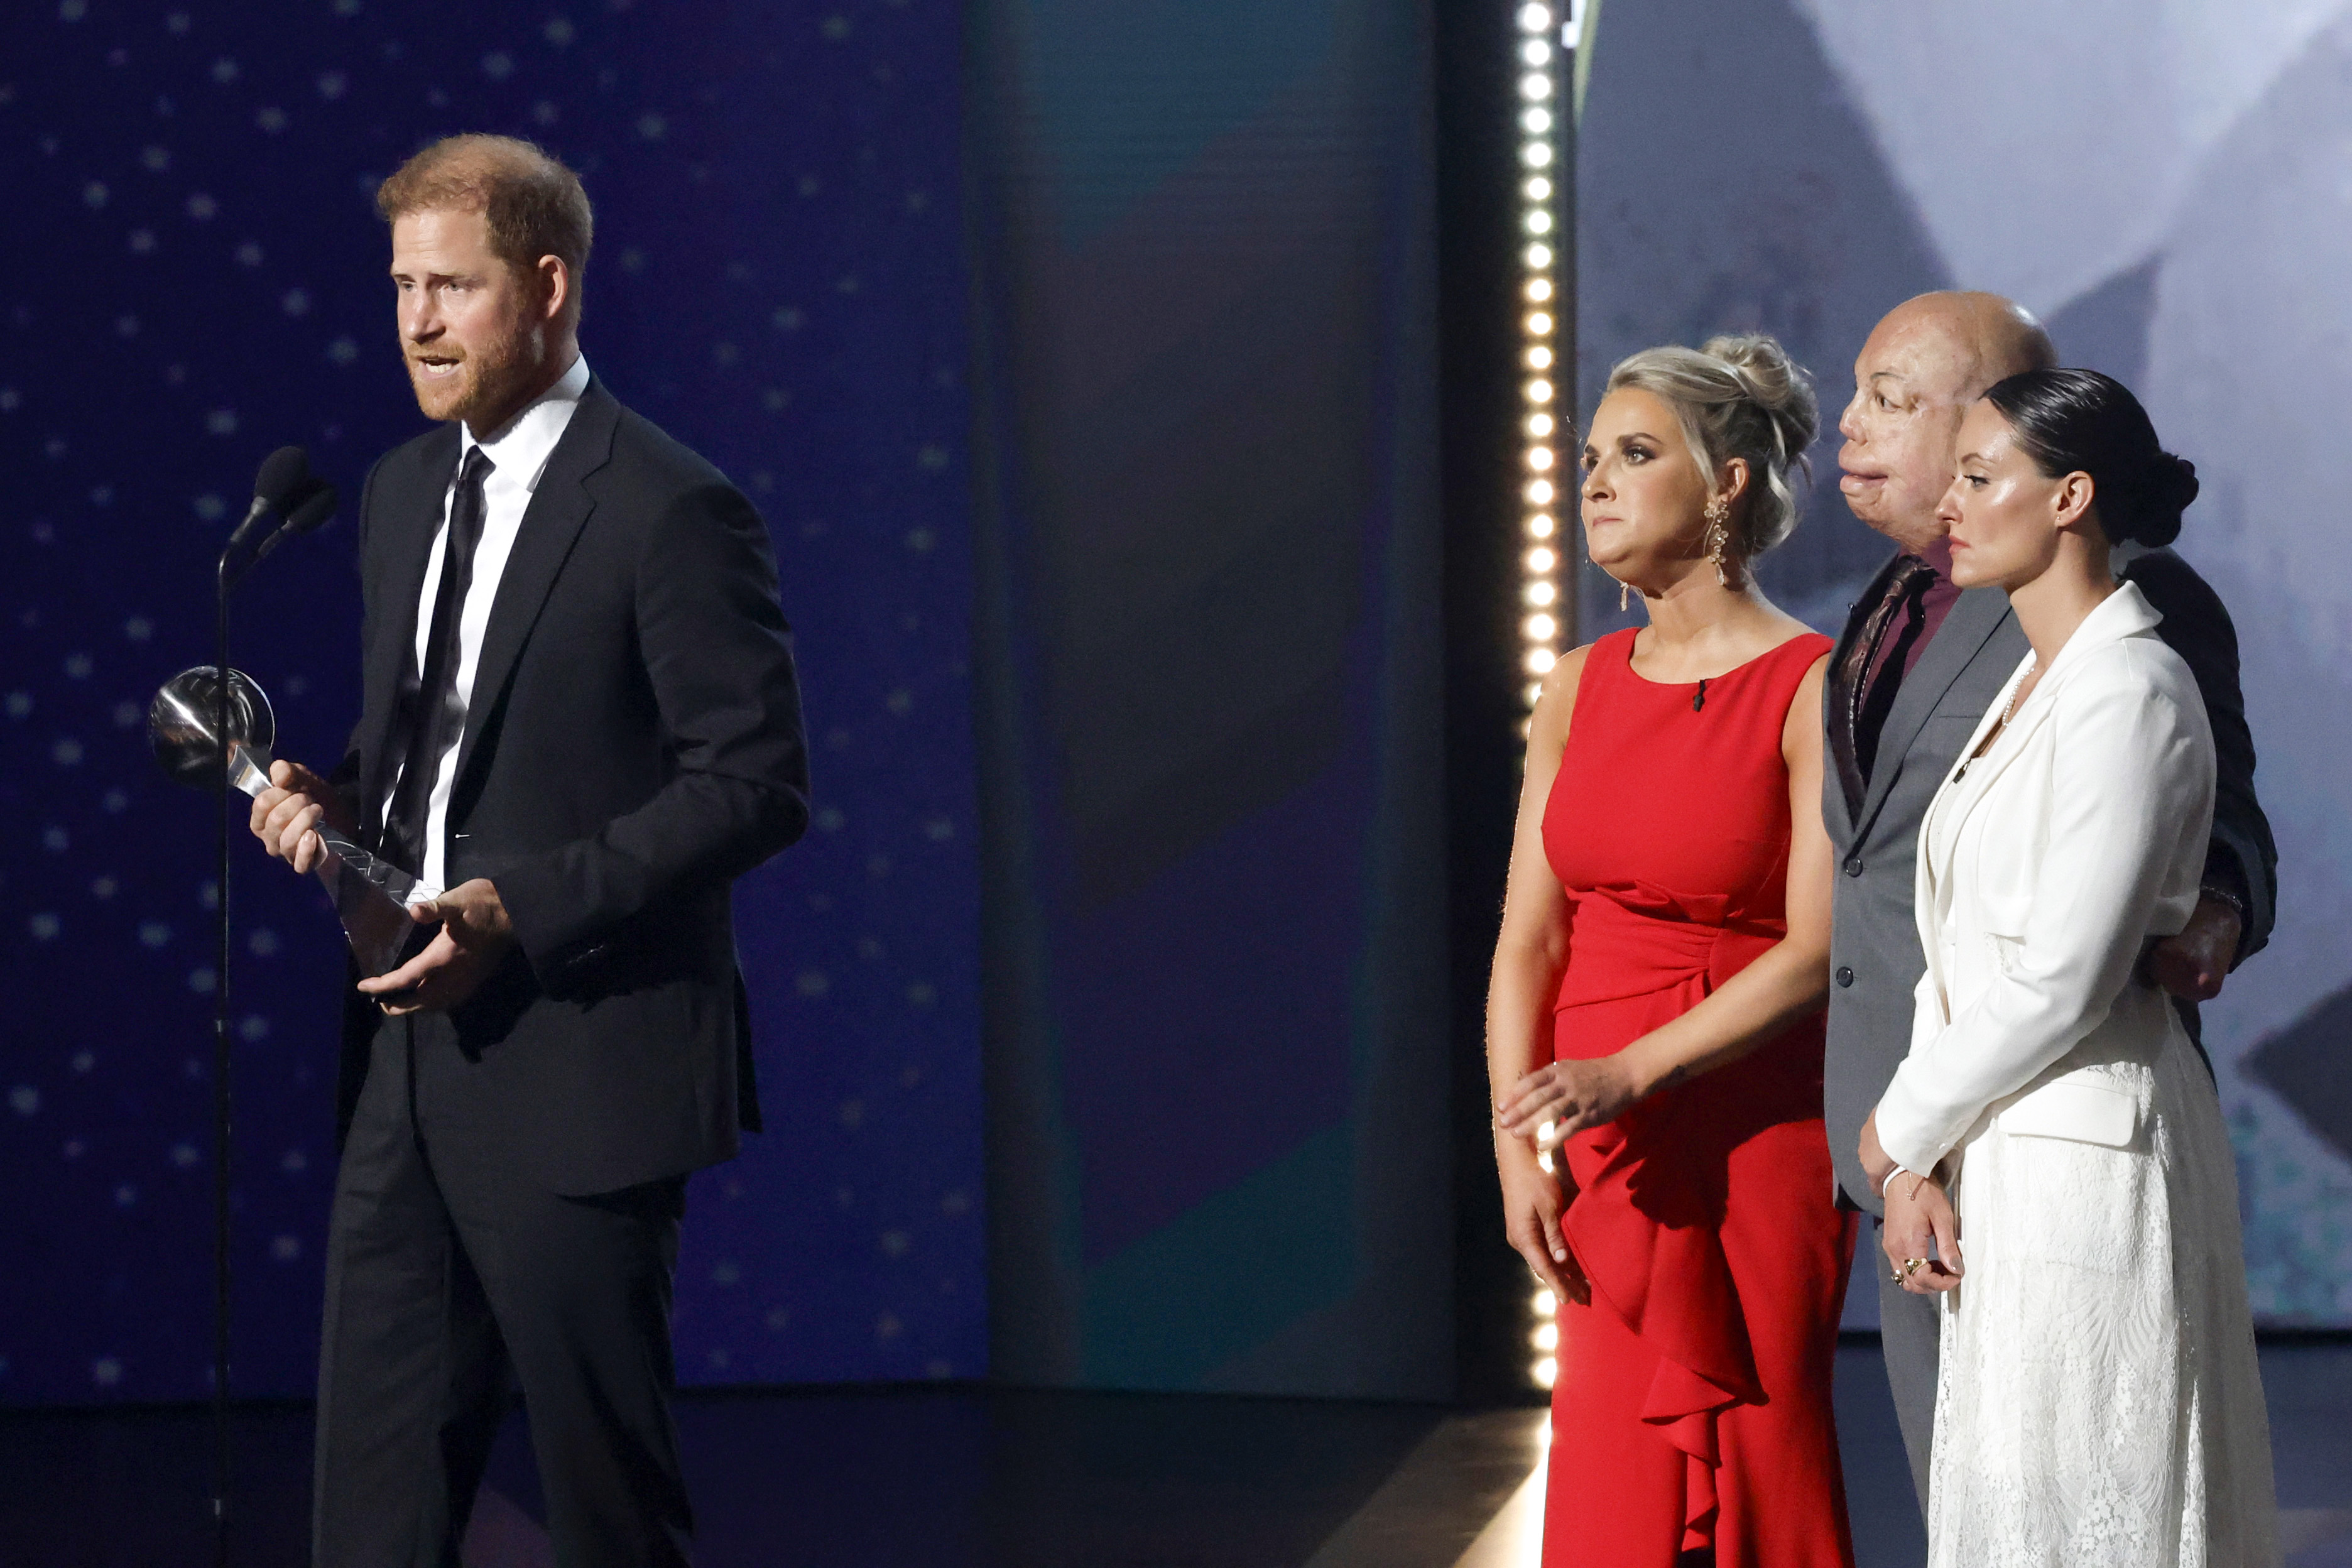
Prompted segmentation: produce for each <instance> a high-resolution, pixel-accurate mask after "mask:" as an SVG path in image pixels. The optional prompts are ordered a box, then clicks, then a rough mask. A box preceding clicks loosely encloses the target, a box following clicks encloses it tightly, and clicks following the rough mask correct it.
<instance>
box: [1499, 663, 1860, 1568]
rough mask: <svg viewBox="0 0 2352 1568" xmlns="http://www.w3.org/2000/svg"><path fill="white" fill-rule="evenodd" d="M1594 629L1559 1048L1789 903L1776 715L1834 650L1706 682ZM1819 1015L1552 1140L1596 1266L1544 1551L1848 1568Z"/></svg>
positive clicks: (1647, 1015) (1570, 1367)
mask: <svg viewBox="0 0 2352 1568" xmlns="http://www.w3.org/2000/svg"><path fill="white" fill-rule="evenodd" d="M1633 637H1634V634H1633V632H1631V631H1623V632H1617V633H1614V634H1612V635H1611V636H1609V637H1603V638H1601V640H1600V641H1599V642H1597V643H1595V644H1594V645H1593V646H1592V649H1591V652H1590V653H1589V654H1588V655H1587V656H1586V658H1585V666H1584V670H1583V674H1582V677H1581V679H1580V681H1579V683H1578V686H1577V695H1576V709H1575V713H1574V716H1573V718H1572V720H1571V721H1570V729H1569V738H1568V748H1567V750H1566V751H1565V752H1563V753H1562V755H1561V758H1560V767H1559V778H1558V780H1557V781H1556V782H1555V783H1554V784H1553V785H1552V791H1551V798H1550V799H1549V801H1548V802H1547V803H1546V805H1545V808H1544V823H1543V835H1544V851H1545V855H1546V858H1548V859H1549V861H1550V863H1551V868H1552V870H1553V871H1554V873H1555V874H1557V875H1558V877H1559V881H1560V885H1561V886H1562V887H1563V888H1564V889H1567V892H1568V898H1569V902H1570V928H1569V940H1568V967H1567V971H1566V973H1564V974H1563V975H1562V976H1561V979H1560V986H1559V1000H1558V1002H1557V1004H1556V1011H1555V1014H1554V1026H1553V1035H1552V1051H1553V1055H1554V1056H1555V1057H1556V1058H1591V1057H1602V1056H1607V1055H1609V1054H1611V1053H1612V1052H1614V1051H1616V1050H1618V1049H1620V1048H1622V1047H1624V1046H1626V1045H1628V1044H1630V1043H1631V1042H1632V1041H1633V1039H1635V1038H1636V1037H1639V1036H1641V1035H1643V1034H1644V1033H1646V1032H1647V1031H1649V1030H1651V1029H1653V1028H1655V1027H1656V1026H1659V1025H1661V1024H1663V1023H1665V1022H1667V1021H1668V1020H1669V1019H1672V1018H1675V1017H1676V1016H1680V1015H1681V1014H1683V1013H1685V1012H1686V1011H1688V1010H1689V1009H1690V1008H1691V1007H1692V1006H1694V1005H1696V1004H1697V1003H1698V1002H1699V1000H1700V999H1701V998H1703V997H1705V996H1706V995H1707V994H1708V993H1709V992H1711V991H1712V990H1714V988H1715V987H1716V986H1717V985H1720V984H1723V982H1724V981H1725V980H1726V979H1727V978H1729V977H1730V976H1731V975H1733V974H1736V973H1738V972H1739V971H1740V970H1742V969H1744V968H1746V967H1747V966H1748V964H1749V963H1754V962H1755V960H1756V959H1757V957H1758V956H1759V955H1760V954H1761V953H1763V952H1765V950H1767V949H1768V948H1769V947H1770V946H1771V945H1772V944H1773V943H1774V942H1778V941H1779V940H1780V938H1781V937H1782V936H1783V935H1784V934H1786V932H1787V930H1788V924H1787V893H1788V872H1789V829H1790V818H1789V773H1788V767H1787V765H1786V763H1783V761H1782V760H1781V755H1780V743H1781V731H1782V726H1783V724H1784V722H1785V721H1786V720H1787V718H1788V715H1789V705H1790V701H1791V700H1792V699H1793V698H1794V697H1795V695H1796V691H1797V688H1798V685H1799V684H1800V682H1801V681H1802V680H1803V679H1804V676H1805V672H1806V670H1807V668H1810V667H1811V664H1812V663H1813V661H1814V660H1815V659H1817V658H1820V657H1821V656H1822V654H1824V653H1826V652H1828V651H1829V649H1830V647H1831V644H1830V640H1829V639H1828V638H1827V637H1818V636H1815V635H1813V634H1811V633H1807V634H1804V635H1802V636H1800V637H1794V638H1792V639H1790V641H1788V642H1786V643H1783V644H1782V645H1781V646H1780V647H1777V648H1775V649H1773V650H1772V651H1771V652H1769V653H1767V654H1765V655H1763V656H1762V657H1760V658H1756V659H1753V660H1751V661H1749V662H1748V663H1747V664H1744V665H1742V666H1740V667H1739V668H1737V669H1735V670H1732V671H1730V672H1729V673H1727V674H1726V675H1723V676H1720V677H1717V678H1716V679H1711V680H1708V681H1706V682H1705V683H1703V685H1701V684H1697V683H1694V684H1692V685H1674V686H1669V685H1661V684H1658V683H1656V682H1654V681H1649V680H1644V679H1642V678H1641V677H1640V676H1638V675H1636V674H1634V673H1633V668H1632V667H1631V665H1630V664H1629V663H1628V660H1629V658H1631V656H1632V652H1633ZM1565 1153H1566V1157H1567V1163H1568V1168H1569V1170H1570V1172H1571V1173H1573V1175H1574V1177H1575V1181H1576V1185H1577V1188H1578V1192H1577V1196H1576V1199H1575V1201H1574V1203H1573V1204H1572V1205H1570V1208H1569V1211H1568V1215H1567V1218H1566V1221H1565V1226H1566V1229H1567V1233H1568V1238H1569V1245H1570V1248H1571V1249H1572V1250H1573V1252H1574V1253H1575V1256H1576V1258H1577V1259H1578V1261H1579V1262H1580V1264H1581V1265H1582V1266H1583V1268H1584V1271H1585V1274H1586V1276H1587V1277H1588V1278H1589V1279H1591V1282H1592V1302H1591V1305H1590V1306H1589V1307H1578V1306H1575V1305H1572V1304H1568V1303H1563V1304H1562V1306H1561V1308H1560V1311H1559V1377H1558V1381H1557V1382H1556V1383H1555V1384H1554V1386H1553V1393H1552V1446H1551V1461H1550V1466H1551V1468H1550V1475H1549V1484H1548V1487H1547V1491H1546V1496H1545V1504H1544V1555H1543V1561H1544V1563H1545V1564H1546V1568H1675V1563H1676V1561H1677V1559H1678V1557H1679V1556H1680V1554H1681V1553H1682V1552H1686V1551H1690V1550H1694V1549H1700V1548H1707V1547H1712V1548H1713V1550H1714V1552H1715V1563H1716V1564H1717V1568H1815V1565H1822V1568H1832V1565H1833V1568H1852V1564H1853V1544H1852V1542H1851V1538H1850V1535H1849V1532H1848V1530H1847V1525H1846V1512H1845V1493H1844V1486H1843V1479H1842V1478H1841V1475H1840V1472H1839V1468H1838V1452H1837V1430H1836V1426H1835V1423H1834V1420H1833V1418H1832V1414H1831V1407H1830V1375H1831V1369H1832V1364H1833V1362H1834V1360H1835V1354H1836V1349H1837V1325H1838V1312H1839V1308H1840V1304H1841V1302H1842V1301H1843V1298H1844V1293H1845V1280H1846V1270H1847V1268H1848V1267H1849V1266H1850V1265H1851V1263H1852V1261H1853V1245H1854V1216H1853V1215H1852V1214H1849V1213H1845V1212H1843V1211H1841V1210H1840V1209H1838V1208H1837V1207H1836V1206H1835V1205H1834V1204H1833V1203H1832V1199H1831V1193H1832V1190H1833V1189H1832V1178H1831V1173H1830V1153H1829V1144H1828V1142H1827V1138H1826V1135H1825V1134H1824V1132H1823V1131H1822V1015H1821V1014H1819V1013H1816V1014H1813V1015H1812V1016H1810V1017H1807V1018H1806V1019H1804V1020H1803V1021H1802V1022H1801V1023H1799V1024H1797V1025H1795V1026H1792V1027H1790V1029H1789V1030H1787V1031H1786V1032H1785V1033H1783V1034H1782V1035H1781V1036H1780V1037H1778V1038H1777V1039H1775V1040H1773V1041H1772V1042H1771V1043H1769V1044H1768V1045H1766V1046H1765V1047H1762V1048H1761V1049H1759V1050H1758V1051H1756V1052H1755V1053H1754V1054H1752V1055H1750V1056H1748V1057H1746V1058H1742V1059H1741V1060H1739V1061H1738V1062H1735V1063H1733V1064H1731V1065H1730V1066H1728V1067H1725V1068H1718V1069H1717V1070H1716V1071H1714V1072H1711V1073H1707V1074H1706V1075H1704V1076H1702V1077H1699V1078H1696V1079H1691V1080H1690V1081H1689V1082H1687V1083H1685V1084H1682V1085H1679V1086H1677V1087H1675V1088H1672V1089H1664V1090H1661V1091H1660V1092H1658V1093H1656V1094H1654V1095H1653V1096H1651V1097H1650V1098H1649V1099H1648V1100H1643V1102H1641V1103H1640V1104H1639V1105H1636V1106H1635V1107H1633V1109H1632V1110H1628V1111H1627V1112H1626V1113H1625V1114H1624V1115H1623V1116H1622V1117H1620V1118H1618V1119H1617V1120H1616V1121H1613V1122H1612V1123H1610V1124H1609V1125H1608V1126H1606V1127H1599V1128H1594V1129H1591V1130H1590V1131H1585V1132H1582V1133H1580V1134H1578V1135H1577V1136H1576V1137H1574V1138H1572V1139H1570V1141H1569V1142H1568V1143H1567V1145H1566V1146H1565Z"/></svg>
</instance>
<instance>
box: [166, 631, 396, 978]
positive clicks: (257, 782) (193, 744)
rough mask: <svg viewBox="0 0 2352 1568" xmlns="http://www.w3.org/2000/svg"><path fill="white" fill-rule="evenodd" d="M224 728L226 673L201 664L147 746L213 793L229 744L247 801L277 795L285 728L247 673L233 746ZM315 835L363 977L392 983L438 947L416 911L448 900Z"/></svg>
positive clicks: (324, 880) (234, 700) (182, 677)
mask: <svg viewBox="0 0 2352 1568" xmlns="http://www.w3.org/2000/svg"><path fill="white" fill-rule="evenodd" d="M220 719H221V709H220V673H219V670H218V668H217V667H215V666H214V665H209V664H200V665H198V666H196V667H195V668H193V669H184V670H182V671H181V672H180V673H179V674H177V675H175V676H173V677H172V679H169V680H167V681H165V682H164V683H163V689H161V690H159V691H157V692H156V693H155V700H154V701H153V702H152V703H151V704H149V706H148V709H147V740H148V743H149V744H150V745H152V747H153V748H154V750H155V760H156V761H157V762H159V763H163V771H164V772H165V773H169V774H171V775H172V777H173V779H175V780H177V781H178V782H180V783H181V784H193V785H194V786H196V787H197V788H200V789H210V788H213V787H215V785H216V784H218V782H219V779H220V768H221V747H222V745H223V743H224V742H226V745H227V746H228V749H229V759H228V767H229V774H228V781H229V783H230V784H234V785H235V786H236V788H238V789H240V790H242V791H244V792H245V793H246V794H247V795H260V794H261V792H262V791H263V790H266V789H268V787H269V764H270V762H271V760H272V759H271V757H270V754H269V746H270V742H273V741H275V740H277V738H278V719H277V716H276V715H275V714H274V713H272V712H271V711H270V707H269V699H268V697H266V696H264V695H262V690H261V688H260V687H258V686H257V685H255V684H254V681H253V679H252V678H251V677H250V676H248V675H247V674H246V673H245V671H243V670H241V669H232V670H230V671H229V683H228V732H227V734H226V737H224V736H223V735H222V734H221V732H220V731H221V722H220ZM313 831H315V832H316V833H317V834H318V836H319V841H320V844H321V845H323V846H324V847H325V848H326V854H325V855H324V856H323V857H321V858H320V861H319V865H318V868H317V874H318V878H319V881H320V885H321V886H323V887H324V888H325V889H327V897H328V898H329V899H330V900H333V902H334V906H335V914H336V916H337V918H339V919H340V920H341V921H342V922H343V934H344V935H345V936H346V937H348V938H349V939H350V940H351V944H352V957H353V958H355V959H357V960H358V961H359V966H360V972H361V973H362V974H366V975H371V976H373V975H377V974H388V973H391V972H392V971H394V970H395V969H397V968H399V967H400V966H401V965H402V964H403V963H407V962H408V960H409V959H411V958H413V957H415V955H416V953H417V952H419V951H420V950H421V949H422V948H423V947H424V946H425V942H427V941H429V940H431V937H432V934H433V928H432V927H431V926H428V925H419V924H418V923H417V922H416V921H415V920H414V919H413V918H411V916H410V915H409V912H408V911H409V910H410V909H411V908H413V907H414V906H415V905H417V904H422V903H428V902H430V901H431V900H434V899H436V898H437V897H439V896H440V893H441V889H438V888H428V887H426V886H425V885H424V884H422V883H420V882H419V881H417V879H415V878H414V877H412V876H410V875H409V874H408V873H407V872H405V871H404V870H402V869H401V868H399V867H397V866H394V865H393V864H392V863H390V862H389V861H387V860H384V859H382V858H379V857H377V856H375V855H372V854H370V853H369V852H368V851H367V850H366V849H364V848H362V847H360V846H359V845H358V844H355V843H353V842H352V840H351V839H350V838H349V837H345V836H344V835H343V834H341V833H339V832H337V831H336V830H335V829H334V828H332V827H330V826H327V825H326V824H325V823H323V822H321V823H320V824H319V826H317V827H316V828H315V829H313Z"/></svg>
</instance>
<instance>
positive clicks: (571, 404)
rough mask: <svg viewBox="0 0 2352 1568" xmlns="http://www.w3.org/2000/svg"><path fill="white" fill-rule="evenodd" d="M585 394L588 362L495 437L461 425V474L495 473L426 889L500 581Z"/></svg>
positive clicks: (421, 607) (453, 490) (391, 789)
mask: <svg viewBox="0 0 2352 1568" xmlns="http://www.w3.org/2000/svg"><path fill="white" fill-rule="evenodd" d="M587 390H588V361H587V359H586V357H585V356H583V357H581V358H579V359H575V360H573V361H572V368H571V369H570V370H567V371H565V372H564V373H563V375H562V379H560V380H559V381H557V382H556V384H554V385H553V386H551V387H549V388H548V389H547V390H546V391H545V392H544V393H541V395H539V396H538V397H537V398H536V399H534V400H533V401H532V402H531V403H530V404H529V405H526V406H525V407H524V408H523V411H522V412H521V413H520V414H518V415H516V416H514V417H513V418H512V419H509V420H508V421H507V422H506V424H505V425H504V426H501V427H500V428H499V429H498V430H496V431H494V432H492V433H491V436H490V438H489V439H488V440H487V441H482V442H479V443H477V442H476V441H475V439H474V432H473V431H472V430H471V429H470V428H469V427H467V426H466V425H465V424H463V423H462V422H461V423H460V424H459V425H458V426H457V442H458V445H457V467H458V468H459V469H460V470H462V469H463V468H464V467H465V462H466V457H467V454H468V453H470V452H471V451H473V449H474V447H476V446H477V445H478V446H480V447H481V448H482V451H483V453H484V455H485V456H487V457H488V458H489V460H490V461H491V463H492V464H493V465H495V466H494V467H493V468H491V469H490V471H489V474H488V476H487V477H486V478H485V479H483V480H482V537H481V540H480V542H478V543H477V544H476V545H475V547H474V574H473V577H472V580H471V581H470V582H468V583H467V586H466V602H465V604H464V605H460V606H459V608H458V613H457V676H456V679H454V680H452V681H451V683H450V689H449V705H448V707H447V709H446V710H445V712H444V715H443V718H442V721H441V725H442V728H441V736H442V741H441V766H440V769H439V771H437V772H436V773H435V774H434V776H433V798H432V799H431V800H430V801H429V802H427V803H426V805H425V864H424V865H422V866H420V867H418V868H417V876H418V879H419V880H420V881H422V882H423V883H424V884H425V886H426V887H430V888H446V886H447V882H446V880H445V879H446V876H447V874H448V873H447V869H446V868H447V864H448V838H449V787H450V785H451V784H452V783H453V782H454V781H453V779H452V777H451V775H452V774H453V773H455V772H456V770H457V747H458V745H459V744H460V743H461V742H463V741H464V740H465V738H466V710H467V703H468V702H470V701H471V700H472V699H473V693H474V671H475V670H476V668H478V667H479V665H480V663H481V657H482V635H483V633H484V632H486V631H487V630H488V628H489V624H490V606H491V605H492V604H494V603H495V602H496V601H497V599H498V594H499V578H500V577H502V576H504V575H505V574H506V569H507V557H508V556H509V554H511V553H513V551H514V542H515V536H516V535H517V534H519V533H520V532H521V531H522V514H523V512H524V510H526V509H527V508H529V507H530V498H531V495H532V493H533V492H534V491H536V490H537V489H539V480H540V476H541V474H544V473H545V472H546V471H547V459H548V458H549V457H551V455H552V454H553V453H554V451H555V444H556V442H557V441H559V440H561V439H562V436H563V432H564V429H565V427H566V426H569V425H570V424H571V423H572V412H573V411H574V410H575V409H577V408H578V407H579V406H580V397H581V395H582V394H583V393H584V392H586V391H587ZM456 495H457V478H456V476H455V474H453V475H452V476H451V478H450V480H449V489H448V490H447V491H446V492H445V493H444V494H443V496H442V498H441V525H440V527H439V528H438V529H436V531H435V532H434V535H433V550H432V552H431V553H430V554H429V555H427V556H426V557H425V589H424V592H423V594H422V595H421V596H420V597H419V598H418V600H417V605H416V647H415V658H416V663H415V667H414V669H413V670H412V675H413V676H414V677H415V679H423V677H422V671H423V670H424V668H425V643H426V642H427V641H428V640H429V639H430V638H431V637H432V633H433V608H434V601H435V599H436V597H437V596H438V595H439V594H440V592H441V555H442V552H443V551H445V550H446V549H447V547H448V543H449V505H450V501H451V500H452V499H453V498H454V497H455V496H456ZM399 789H400V779H399V776H398V775H397V774H395V775H394V777H393V780H392V782H391V784H390V785H389V786H388V787H387V788H386V790H385V792H384V797H383V809H384V815H385V816H390V815H391V813H392V800H393V796H394V795H395V794H397V793H398V791H399Z"/></svg>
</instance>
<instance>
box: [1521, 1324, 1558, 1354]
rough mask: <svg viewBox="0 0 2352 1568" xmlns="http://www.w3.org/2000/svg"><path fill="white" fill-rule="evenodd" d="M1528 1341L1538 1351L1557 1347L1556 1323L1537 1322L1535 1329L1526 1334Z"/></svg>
mask: <svg viewBox="0 0 2352 1568" xmlns="http://www.w3.org/2000/svg"><path fill="white" fill-rule="evenodd" d="M1528 1343H1529V1344H1531V1345H1533V1346H1535V1347H1536V1349H1538V1350H1539V1351H1556V1350H1558V1349H1559V1324H1558V1323H1538V1324H1537V1325H1536V1331H1535V1332H1534V1333H1531V1334H1529V1335H1528Z"/></svg>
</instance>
